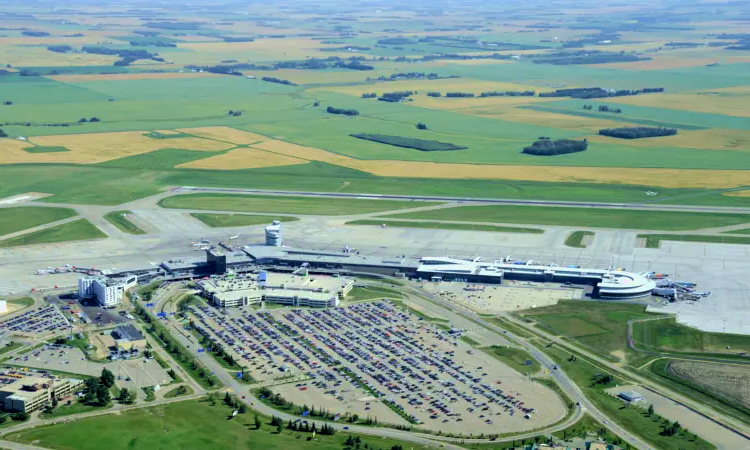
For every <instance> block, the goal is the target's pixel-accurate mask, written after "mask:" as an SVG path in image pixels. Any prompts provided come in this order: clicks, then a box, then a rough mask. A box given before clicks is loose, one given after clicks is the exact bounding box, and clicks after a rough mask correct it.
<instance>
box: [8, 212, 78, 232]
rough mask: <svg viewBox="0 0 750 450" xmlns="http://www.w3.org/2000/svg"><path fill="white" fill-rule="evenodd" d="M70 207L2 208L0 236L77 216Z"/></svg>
mask: <svg viewBox="0 0 750 450" xmlns="http://www.w3.org/2000/svg"><path fill="white" fill-rule="evenodd" d="M77 215H78V213H77V212H75V211H74V210H72V209H70V208H47V207H44V206H17V207H12V208H2V209H0V236H4V235H6V234H10V233H16V232H18V231H22V230H26V229H29V228H34V227H38V226H40V225H44V224H47V223H52V222H57V221H58V220H65V219H69V218H71V217H75V216H77Z"/></svg>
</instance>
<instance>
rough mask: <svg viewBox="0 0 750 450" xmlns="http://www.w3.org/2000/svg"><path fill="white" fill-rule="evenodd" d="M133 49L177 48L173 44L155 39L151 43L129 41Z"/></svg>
mask: <svg viewBox="0 0 750 450" xmlns="http://www.w3.org/2000/svg"><path fill="white" fill-rule="evenodd" d="M130 45H131V46H133V47H177V44H175V43H173V42H167V41H163V40H158V39H155V40H153V41H130Z"/></svg>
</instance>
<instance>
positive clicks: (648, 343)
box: [633, 318, 750, 354]
mask: <svg viewBox="0 0 750 450" xmlns="http://www.w3.org/2000/svg"><path fill="white" fill-rule="evenodd" d="M633 339H634V341H635V343H636V344H637V345H638V347H639V348H646V349H650V350H656V351H674V352H690V353H731V354H737V352H748V353H750V336H748V335H742V334H725V333H708V332H705V331H700V330H697V329H695V328H690V327H686V326H684V325H680V324H679V323H677V321H676V320H675V319H674V318H666V319H664V320H649V321H643V322H636V323H634V324H633ZM727 347H728V348H727Z"/></svg>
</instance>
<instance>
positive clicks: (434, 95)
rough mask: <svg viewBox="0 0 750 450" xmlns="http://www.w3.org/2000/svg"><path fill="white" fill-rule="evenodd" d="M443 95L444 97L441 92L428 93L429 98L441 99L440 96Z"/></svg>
mask: <svg viewBox="0 0 750 450" xmlns="http://www.w3.org/2000/svg"><path fill="white" fill-rule="evenodd" d="M442 95H443V94H441V93H440V92H436V91H431V92H428V93H427V96H428V97H440V96H442Z"/></svg>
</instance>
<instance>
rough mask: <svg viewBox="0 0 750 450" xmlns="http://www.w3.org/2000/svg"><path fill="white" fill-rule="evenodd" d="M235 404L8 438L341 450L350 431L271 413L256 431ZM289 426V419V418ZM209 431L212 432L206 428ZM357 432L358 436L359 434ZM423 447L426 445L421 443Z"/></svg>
mask: <svg viewBox="0 0 750 450" xmlns="http://www.w3.org/2000/svg"><path fill="white" fill-rule="evenodd" d="M232 411H233V408H230V407H228V406H226V405H225V404H224V403H223V402H222V401H221V400H220V399H219V400H216V401H214V402H213V404H212V402H210V401H206V400H200V401H199V400H189V401H184V402H177V403H170V404H166V405H162V406H155V407H153V408H141V409H135V410H131V411H126V412H123V413H121V414H108V415H103V416H99V417H91V418H87V419H80V420H77V421H75V422H71V423H66V424H59V425H50V426H43V427H36V428H33V429H29V430H24V431H21V432H17V433H12V434H9V435H7V436H5V439H7V440H9V441H12V442H19V443H29V444H30V443H34V445H38V446H43V447H48V448H52V449H57V450H99V449H102V448H112V449H124V448H128V449H133V450H146V449H160V450H182V449H189V448H216V449H240V448H258V449H264V450H287V449H290V448H295V449H301V450H302V449H310V450H341V449H342V448H344V445H343V444H344V441H345V440H346V439H347V437H348V436H350V435H351V433H336V434H335V435H333V436H324V435H321V434H320V433H317V434H316V436H315V438H312V439H311V440H308V438H311V437H312V433H306V432H298V431H291V430H288V429H285V428H282V430H281V432H280V433H279V432H278V431H277V428H276V427H275V426H271V425H270V419H269V418H268V417H264V416H260V417H259V418H260V421H261V426H260V429H256V427H255V423H254V414H250V413H246V414H238V415H237V416H236V417H234V418H233V417H232ZM284 426H286V422H284ZM207 430H210V432H207ZM355 436H356V435H355ZM360 438H361V440H362V446H364V444H366V443H369V444H370V446H371V447H373V448H383V449H389V448H391V447H392V446H394V445H401V446H403V447H404V448H409V447H410V446H413V447H415V448H416V447H417V446H416V445H413V444H409V443H406V442H403V441H398V440H395V439H390V438H379V437H378V438H375V437H365V436H361V437H360ZM420 448H421V446H420Z"/></svg>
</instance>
